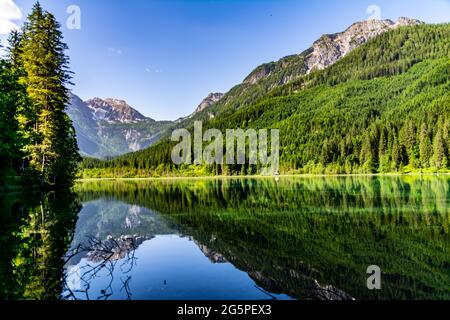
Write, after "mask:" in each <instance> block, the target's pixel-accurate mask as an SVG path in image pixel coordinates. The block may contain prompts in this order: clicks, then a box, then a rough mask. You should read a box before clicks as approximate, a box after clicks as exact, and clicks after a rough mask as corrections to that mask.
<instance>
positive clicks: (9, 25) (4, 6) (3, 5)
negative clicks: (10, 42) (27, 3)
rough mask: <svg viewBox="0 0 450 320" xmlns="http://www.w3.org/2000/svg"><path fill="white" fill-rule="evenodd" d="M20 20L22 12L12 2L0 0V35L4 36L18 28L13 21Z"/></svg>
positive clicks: (10, 0)
mask: <svg viewBox="0 0 450 320" xmlns="http://www.w3.org/2000/svg"><path fill="white" fill-rule="evenodd" d="M21 19H22V10H20V8H19V7H18V6H17V5H16V4H15V3H14V1H12V0H0V34H2V35H5V34H8V33H10V32H11V31H12V30H18V29H19V27H18V26H17V24H15V23H14V22H13V20H21Z"/></svg>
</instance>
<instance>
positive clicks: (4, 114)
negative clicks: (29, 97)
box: [0, 60, 25, 180]
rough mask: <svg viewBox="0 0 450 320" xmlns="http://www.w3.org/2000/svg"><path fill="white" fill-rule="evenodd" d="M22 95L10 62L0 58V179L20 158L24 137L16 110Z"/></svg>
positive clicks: (22, 92) (21, 101) (22, 91)
mask: <svg viewBox="0 0 450 320" xmlns="http://www.w3.org/2000/svg"><path fill="white" fill-rule="evenodd" d="M24 96H25V90H24V88H23V87H22V86H20V85H19V83H18V77H17V75H16V74H15V73H14V71H13V69H12V67H11V64H9V63H8V62H6V61H4V60H0V180H2V176H3V175H4V174H5V173H6V171H10V172H13V170H14V169H15V168H16V167H17V166H18V162H19V161H20V158H21V149H22V147H23V144H24V139H23V137H22V136H21V134H20V132H19V122H18V120H17V112H18V109H19V108H20V107H21V104H22V103H23V102H24Z"/></svg>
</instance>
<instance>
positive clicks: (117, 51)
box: [108, 48, 123, 55]
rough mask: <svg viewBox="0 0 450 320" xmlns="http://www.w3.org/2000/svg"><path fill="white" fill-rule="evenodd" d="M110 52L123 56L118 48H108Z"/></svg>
mask: <svg viewBox="0 0 450 320" xmlns="http://www.w3.org/2000/svg"><path fill="white" fill-rule="evenodd" d="M108 51H109V52H112V53H115V54H118V55H122V53H123V51H122V50H121V49H116V48H108Z"/></svg>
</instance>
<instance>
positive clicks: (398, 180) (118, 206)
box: [0, 177, 450, 300]
mask: <svg viewBox="0 0 450 320" xmlns="http://www.w3.org/2000/svg"><path fill="white" fill-rule="evenodd" d="M0 205H1V213H0V246H1V252H0V298H3V299H92V300H96V299H352V298H355V299H450V230H449V225H450V178H449V177H327V178H321V177H317V178H280V179H274V178H267V179H231V178H229V179H217V180H214V179H210V180H207V179H205V180H170V181H163V180H161V181H155V180H145V181H93V182H83V183H79V184H77V186H76V188H75V191H74V194H54V193H51V194H43V195H17V194H15V195H8V196H0ZM371 265H376V266H379V267H380V269H381V272H382V274H381V290H369V289H368V288H367V279H368V277H369V276H370V275H369V274H367V268H368V267H369V266H371Z"/></svg>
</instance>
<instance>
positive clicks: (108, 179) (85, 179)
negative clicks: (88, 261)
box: [77, 171, 450, 182]
mask: <svg viewBox="0 0 450 320" xmlns="http://www.w3.org/2000/svg"><path fill="white" fill-rule="evenodd" d="M408 176H410V177H417V176H419V177H420V176H450V172H449V171H447V172H408V173H398V172H392V173H355V174H294V173H288V174H281V175H245V176H242V175H234V176H225V175H219V176H217V175H208V176H159V177H135V178H134V177H108V178H79V179H77V182H84V181H116V180H126V181H139V180H143V181H144V180H203V179H243V178H249V179H250V178H251V179H267V178H315V177H317V178H320V177H321V178H327V177H330V178H331V177H408Z"/></svg>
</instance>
